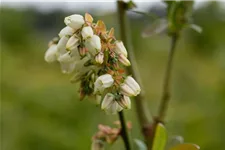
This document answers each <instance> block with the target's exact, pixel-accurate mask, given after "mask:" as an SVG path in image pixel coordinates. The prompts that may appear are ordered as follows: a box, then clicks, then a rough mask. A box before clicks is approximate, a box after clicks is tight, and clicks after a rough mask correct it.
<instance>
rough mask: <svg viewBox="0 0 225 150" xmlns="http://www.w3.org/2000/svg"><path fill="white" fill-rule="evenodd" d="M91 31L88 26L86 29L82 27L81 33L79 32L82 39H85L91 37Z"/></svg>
mask: <svg viewBox="0 0 225 150" xmlns="http://www.w3.org/2000/svg"><path fill="white" fill-rule="evenodd" d="M93 34H94V33H93V30H92V28H91V27H90V26H87V27H83V29H82V31H81V35H82V37H83V39H87V38H90V37H92V36H93Z"/></svg>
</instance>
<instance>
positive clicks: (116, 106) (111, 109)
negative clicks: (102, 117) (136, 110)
mask: <svg viewBox="0 0 225 150" xmlns="http://www.w3.org/2000/svg"><path fill="white" fill-rule="evenodd" d="M120 109H121V107H120V106H119V104H118V103H117V102H116V101H115V100H114V101H113V103H112V104H111V105H110V107H109V108H108V109H105V112H106V114H109V115H114V114H116V113H117V112H118V111H119V110H120Z"/></svg>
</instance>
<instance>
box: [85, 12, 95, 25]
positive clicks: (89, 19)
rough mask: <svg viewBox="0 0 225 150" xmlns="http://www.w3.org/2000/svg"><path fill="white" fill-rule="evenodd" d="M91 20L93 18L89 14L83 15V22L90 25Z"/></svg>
mask: <svg viewBox="0 0 225 150" xmlns="http://www.w3.org/2000/svg"><path fill="white" fill-rule="evenodd" d="M93 20H94V19H93V17H92V16H91V15H90V14H89V13H85V21H87V22H89V23H92V22H93Z"/></svg>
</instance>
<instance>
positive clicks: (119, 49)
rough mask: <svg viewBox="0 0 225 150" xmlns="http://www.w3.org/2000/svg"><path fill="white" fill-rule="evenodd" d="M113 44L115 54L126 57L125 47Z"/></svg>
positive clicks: (117, 43)
mask: <svg viewBox="0 0 225 150" xmlns="http://www.w3.org/2000/svg"><path fill="white" fill-rule="evenodd" d="M115 44H116V48H115V51H116V53H117V54H123V55H124V56H126V57H127V50H126V48H125V46H124V45H123V42H122V41H116V42H115Z"/></svg>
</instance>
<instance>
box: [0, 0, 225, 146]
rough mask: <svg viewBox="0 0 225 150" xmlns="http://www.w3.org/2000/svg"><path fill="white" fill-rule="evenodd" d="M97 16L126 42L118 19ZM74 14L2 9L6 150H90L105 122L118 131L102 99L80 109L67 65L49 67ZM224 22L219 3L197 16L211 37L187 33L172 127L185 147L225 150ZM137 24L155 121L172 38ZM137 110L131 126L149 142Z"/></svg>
mask: <svg viewBox="0 0 225 150" xmlns="http://www.w3.org/2000/svg"><path fill="white" fill-rule="evenodd" d="M106 4H107V3H106ZM155 10H157V9H155ZM84 11H86V10H84ZM163 11H164V12H165V10H163ZM94 12H95V11H94ZM94 12H93V13H92V12H89V13H91V14H92V15H93V16H94V18H95V19H99V18H101V19H102V20H104V22H106V24H107V27H108V28H110V27H112V26H114V27H115V30H116V34H117V36H118V35H119V34H118V32H119V30H118V24H117V21H116V19H117V16H116V15H115V14H101V16H100V15H97V14H96V13H94ZM158 12H159V13H160V12H161V11H159V10H158ZM70 13H71V12H62V11H59V10H57V11H55V12H50V13H42V12H38V11H35V10H32V9H27V10H15V9H10V8H1V13H0V16H1V17H0V18H1V21H0V34H1V41H0V42H1V118H2V119H1V127H2V128H1V129H2V132H1V135H2V136H1V137H2V139H1V141H2V142H1V147H2V150H31V149H32V150H81V149H82V150H83V149H85V150H86V149H89V148H90V145H91V136H92V135H94V133H95V132H96V131H97V125H98V124H99V123H102V124H108V125H110V124H112V122H113V121H115V120H117V119H118V118H117V116H107V115H105V114H104V112H102V111H101V110H100V109H99V107H96V106H95V102H94V98H90V99H85V100H84V101H82V102H80V101H79V99H78V93H77V91H78V86H77V85H76V84H71V83H70V82H69V77H68V76H67V75H63V74H62V73H61V72H60V69H59V67H58V66H59V65H56V64H47V63H46V62H44V59H43V56H44V52H45V50H46V48H47V43H48V41H49V40H50V39H51V38H52V37H54V36H56V35H57V33H58V32H59V30H60V28H62V27H63V26H64V24H63V18H64V16H67V15H68V14H70ZM73 13H74V12H73ZM82 14H83V13H82ZM224 15H225V11H224V7H221V3H218V2H207V3H204V5H203V6H202V7H200V8H198V9H197V10H195V12H194V14H193V18H194V22H195V23H196V24H198V25H200V26H202V28H203V33H202V34H198V33H196V32H195V31H192V30H190V29H187V30H185V31H184V33H183V34H182V35H183V36H182V38H181V40H180V41H179V43H178V46H177V49H178V50H177V53H176V55H175V61H174V62H175V66H174V70H173V95H172V100H171V103H170V107H169V112H168V117H167V122H168V123H167V124H166V128H167V130H168V132H169V135H182V136H183V137H184V139H185V142H187V141H188V142H192V143H197V144H198V145H199V146H200V147H201V149H203V150H212V149H218V150H222V149H224V147H225V143H224V139H223V136H224V135H225V129H224V124H225V119H224V116H225V59H224V57H225V52H224V49H225V42H224V39H225V20H224V18H225V16H224ZM130 19H131V21H132V24H131V29H132V38H133V44H134V48H135V50H136V51H135V53H136V57H137V60H138V65H139V70H140V73H141V76H142V79H143V83H144V86H145V92H146V97H147V98H148V99H147V100H148V104H149V107H150V108H151V112H152V113H153V115H154V114H155V112H156V109H157V106H158V102H159V101H158V100H159V98H160V94H161V85H162V84H161V83H162V77H163V73H164V67H165V63H166V59H167V52H168V49H169V38H168V37H166V36H154V37H151V38H147V39H142V38H141V31H142V29H143V27H144V26H145V24H146V23H147V22H148V20H147V19H146V18H144V17H142V16H140V17H139V16H132V15H130ZM149 22H150V21H149ZM206 56H207V57H206ZM132 107H133V108H132V110H130V111H126V116H127V120H131V121H132V122H133V129H132V131H131V135H132V137H133V138H138V139H141V138H142V137H141V133H140V131H139V125H138V121H137V119H136V117H135V107H134V103H133V106H132ZM121 143H122V142H121V140H118V141H117V142H116V143H115V145H112V146H111V145H109V146H108V148H107V149H111V150H113V149H123V145H122V144H121Z"/></svg>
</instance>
